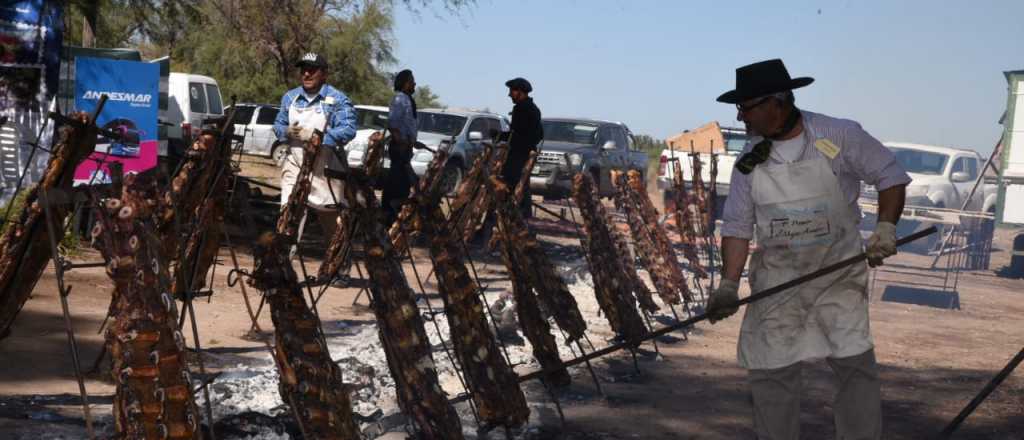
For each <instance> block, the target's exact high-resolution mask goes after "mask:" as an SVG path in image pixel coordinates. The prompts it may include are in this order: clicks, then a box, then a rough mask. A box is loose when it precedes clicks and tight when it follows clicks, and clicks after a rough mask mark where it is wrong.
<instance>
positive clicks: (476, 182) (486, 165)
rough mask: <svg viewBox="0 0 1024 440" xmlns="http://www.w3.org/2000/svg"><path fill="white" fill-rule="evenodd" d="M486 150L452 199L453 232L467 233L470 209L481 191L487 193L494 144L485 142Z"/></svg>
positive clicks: (449, 227) (450, 218) (476, 160)
mask: <svg viewBox="0 0 1024 440" xmlns="http://www.w3.org/2000/svg"><path fill="white" fill-rule="evenodd" d="M483 145H484V150H483V151H482V152H481V153H480V154H479V155H478V156H477V158H476V159H475V160H474V161H473V165H472V166H471V167H470V168H469V171H468V172H466V176H465V177H463V178H462V182H460V183H459V186H458V188H456V190H455V197H454V198H452V203H451V210H450V213H449V220H448V222H449V225H447V226H446V228H447V229H448V230H451V231H465V230H466V227H467V226H466V225H467V223H468V222H469V217H470V213H469V211H470V207H471V206H473V201H474V200H476V198H477V195H478V194H479V193H480V192H481V191H486V186H487V177H488V170H489V169H490V166H491V159H492V158H493V157H494V152H495V151H496V149H495V147H494V145H493V144H491V143H489V142H485V143H484V144H483Z"/></svg>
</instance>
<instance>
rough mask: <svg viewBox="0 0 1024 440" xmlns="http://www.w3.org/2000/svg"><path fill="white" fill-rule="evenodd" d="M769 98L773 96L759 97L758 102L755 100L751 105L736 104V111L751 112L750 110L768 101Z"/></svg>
mask: <svg viewBox="0 0 1024 440" xmlns="http://www.w3.org/2000/svg"><path fill="white" fill-rule="evenodd" d="M769 99H772V97H771V96H765V97H764V98H761V99H758V100H757V101H756V102H754V103H753V104H750V105H743V104H736V111H738V112H740V113H746V112H749V111H751V110H753V109H754V108H755V107H757V106H759V105H761V104H764V103H766V102H768V100H769Z"/></svg>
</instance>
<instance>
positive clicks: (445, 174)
mask: <svg viewBox="0 0 1024 440" xmlns="http://www.w3.org/2000/svg"><path fill="white" fill-rule="evenodd" d="M460 183H462V167H461V166H459V164H457V163H448V164H447V165H445V166H444V170H443V171H441V191H444V193H445V194H448V195H454V194H455V191H456V190H457V189H458V188H459V184H460Z"/></svg>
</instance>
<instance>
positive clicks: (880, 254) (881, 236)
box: [865, 222, 896, 267]
mask: <svg viewBox="0 0 1024 440" xmlns="http://www.w3.org/2000/svg"><path fill="white" fill-rule="evenodd" d="M865 253H866V254H867V257H868V265H869V266H871V267H875V266H881V265H882V260H883V259H885V258H886V257H891V256H893V255H896V225H895V224H893V223H889V222H878V225H876V226H875V232H874V233H873V234H871V237H870V238H868V248H867V250H866V251H865Z"/></svg>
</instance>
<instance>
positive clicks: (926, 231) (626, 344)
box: [519, 226, 936, 382]
mask: <svg viewBox="0 0 1024 440" xmlns="http://www.w3.org/2000/svg"><path fill="white" fill-rule="evenodd" d="M935 232H936V228H935V227H934V226H932V227H929V228H927V229H923V230H921V231H918V232H915V233H913V234H911V235H908V236H906V237H903V238H901V239H899V240H897V241H896V245H897V246H902V245H905V244H907V243H910V242H912V241H914V240H917V239H920V238H922V237H925V236H928V235H931V234H934V233H935ZM865 259H867V255H866V254H863V253H861V254H857V255H855V256H853V257H850V258H847V259H845V260H842V261H840V262H838V263H834V264H831V265H829V266H826V267H823V268H821V269H818V270H816V271H814V272H811V273H809V274H807V275H804V276H801V277H798V278H796V279H793V280H790V281H787V282H785V283H782V284H779V285H777V286H775V287H771V288H768V289H765V290H763V291H761V292H758V293H755V294H753V295H750V296H748V297H746V298H743V299H740V300H739V301H736V302H734V303H732V304H729V305H728V306H727V308H732V307H739V306H742V305H745V304H749V303H752V302H754V301H759V300H762V299H764V298H767V297H769V296H772V295H776V294H778V293H780V292H783V291H785V290H787V289H790V288H792V287H794V286H798V285H800V284H803V283H806V282H808V281H811V280H813V279H816V278H820V277H822V276H825V275H828V274H830V273H833V272H836V271H838V270H841V269H844V268H846V267H849V266H851V265H853V264H856V263H859V262H861V261H864V260H865ZM707 318H708V315H707V314H706V313H703V314H700V315H697V316H694V317H693V318H690V319H687V320H685V321H682V322H678V323H676V324H672V325H669V326H665V327H662V328H660V329H658V330H655V331H653V332H650V333H648V334H647V335H645V336H642V337H640V338H639V339H637V340H634V341H627V342H623V343H619V344H614V345H610V346H608V347H605V348H602V349H600V350H597V351H593V352H591V353H590V354H587V355H584V356H581V357H579V358H576V359H573V360H570V361H568V362H565V363H563V364H562V365H560V366H559V367H558V368H559V369H561V368H565V367H571V366H573V365H578V364H581V363H583V362H589V361H590V360H592V359H596V358H599V357H601V356H604V355H607V354H609V353H614V352H616V351H618V350H621V349H624V348H630V347H633V346H635V345H636V344H637V343H640V342H643V341H647V340H650V339H654V338H656V337H658V336H662V335H666V334H669V333H671V332H673V331H675V330H679V329H681V328H684V327H689V326H691V325H693V324H696V323H698V322H700V321H703V320H705V319H707ZM553 371H555V370H554V369H552V371H545V370H539V371H534V372H532V373H529V374H527V375H525V376H520V377H519V381H520V382H525V381H528V380H532V379H537V378H539V377H541V376H543V375H545V374H550V373H552V372H553Z"/></svg>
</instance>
